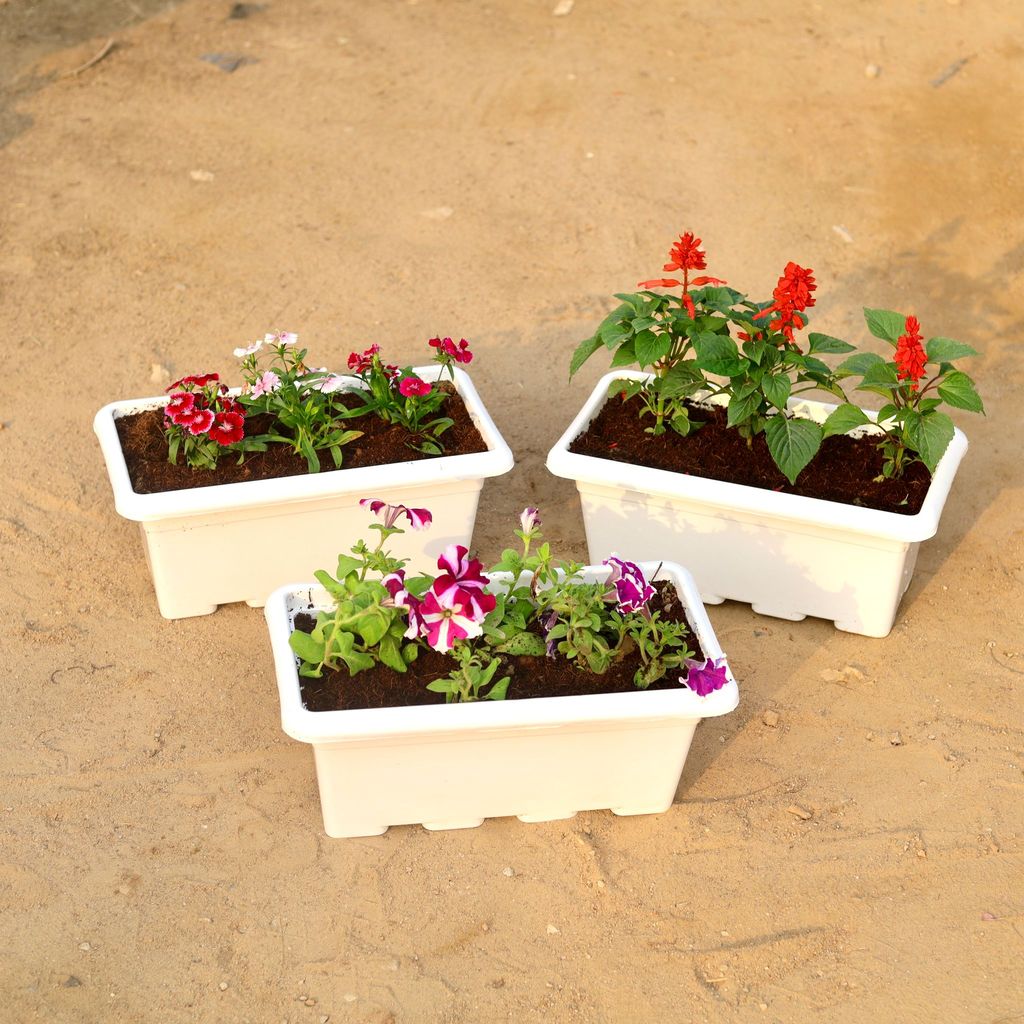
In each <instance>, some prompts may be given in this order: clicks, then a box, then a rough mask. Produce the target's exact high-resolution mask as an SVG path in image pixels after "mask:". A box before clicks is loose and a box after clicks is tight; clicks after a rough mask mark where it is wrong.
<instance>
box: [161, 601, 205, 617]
mask: <svg viewBox="0 0 1024 1024" xmlns="http://www.w3.org/2000/svg"><path fill="white" fill-rule="evenodd" d="M157 605H158V607H159V608H160V614H161V615H162V616H163V617H164V618H165V619H194V618H198V617H199V616H200V615H212V614H213V613H214V612H215V611H216V610H217V609H218V608H219V607H220V606H219V605H216V604H211V605H199V606H196V605H190V604H175V603H174V602H172V601H159V600H158V601H157Z"/></svg>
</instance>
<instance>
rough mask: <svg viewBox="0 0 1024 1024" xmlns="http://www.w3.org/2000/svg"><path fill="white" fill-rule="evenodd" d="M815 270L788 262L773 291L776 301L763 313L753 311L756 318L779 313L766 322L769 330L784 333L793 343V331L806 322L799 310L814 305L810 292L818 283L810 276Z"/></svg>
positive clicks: (762, 311) (793, 343)
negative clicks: (769, 321) (799, 314)
mask: <svg viewBox="0 0 1024 1024" xmlns="http://www.w3.org/2000/svg"><path fill="white" fill-rule="evenodd" d="M813 273H814V271H813V270H810V269H808V268H804V267H801V266H798V265H797V264H796V263H793V262H789V263H787V264H786V269H785V270H784V271H783V273H782V277H780V278H779V282H778V284H776V286H775V290H774V291H773V292H772V297H773V298H774V299H775V301H774V302H773V303H772V304H771V305H770V306H768V307H767V308H766V309H762V310H761V312H760V313H755V314H754V319H755V320H760V319H761V318H762V317H765V316H769V315H770V314H772V313H774V314H776V316H775V319H774V320H772V321H771V323H769V324H766V325H765V326H766V328H767V329H768V330H772V331H775V332H776V333H778V334H782V335H784V336H785V338H786V340H787V341H788V342H789V344H790V345H794V346H795V342H794V341H793V331H794V330H798V331H799V330H800V329H801V328H802V327H803V326H804V325H805V323H806V321H805V320H804V318H803V317H801V316H798V315H797V314H798V313H802V312H803V311H804V310H805V309H807V308H808V307H810V306H813V305H814V297H813V296H812V295H811V292H813V291H814V290H815V289H816V288H817V287H818V286H817V284H815V282H814V278H813V277H812V276H811V275H812V274H813Z"/></svg>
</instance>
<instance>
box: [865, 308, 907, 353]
mask: <svg viewBox="0 0 1024 1024" xmlns="http://www.w3.org/2000/svg"><path fill="white" fill-rule="evenodd" d="M864 319H865V321H866V322H867V325H868V330H869V331H870V332H871V333H872V334H873V335H874V336H875V337H876V338H882V339H884V340H885V341H890V342H892V344H894V345H895V344H896V342H897V341H898V340H899V337H900V335H901V334H903V332H904V331H905V329H906V326H907V318H906V317H905V316H901V315H900V314H899V313H894V312H893V311H892V310H891V309H868V308H867V307H866V306H865V308H864Z"/></svg>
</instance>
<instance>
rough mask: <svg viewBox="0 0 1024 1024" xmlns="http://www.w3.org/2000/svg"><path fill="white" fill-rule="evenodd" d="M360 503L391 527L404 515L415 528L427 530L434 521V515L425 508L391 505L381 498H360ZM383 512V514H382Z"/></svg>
mask: <svg viewBox="0 0 1024 1024" xmlns="http://www.w3.org/2000/svg"><path fill="white" fill-rule="evenodd" d="M359 504H360V505H362V506H363V508H368V509H369V510H370V511H371V512H372V513H373V514H374V515H375V516H380V518H381V519H383V520H384V525H385V526H386V527H387V528H388V529H391V527H392V526H394V525H395V521H396V520H397V519H398V517H399V516H401V515H404V516H405V517H406V518H407V519H408V520H409V523H410V525H411V526H412V528H413V529H414V530H425V529H426V528H427V527H428V526H430V524H431V523H432V522H433V521H434V517H433V516H432V515H431V514H430V512H429V511H428V510H427V509H425V508H406V506H405V505H389V504H388V503H387V502H386V501H381V500H380V498H360V499H359ZM381 513H383V515H381Z"/></svg>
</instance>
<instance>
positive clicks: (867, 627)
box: [835, 619, 893, 638]
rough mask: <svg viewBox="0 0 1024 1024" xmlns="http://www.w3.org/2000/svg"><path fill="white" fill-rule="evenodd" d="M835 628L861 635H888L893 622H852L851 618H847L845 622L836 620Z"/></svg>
mask: <svg viewBox="0 0 1024 1024" xmlns="http://www.w3.org/2000/svg"><path fill="white" fill-rule="evenodd" d="M835 627H836V629H840V630H842V631H843V632H844V633H858V634H860V635H861V636H873V637H879V638H881V637H883V636H888V635H889V634H890V633H891V632H892V627H893V623H892V622H889V623H885V622H871V623H864V622H854V621H853V620H852V619H847V620H846V621H845V622H836V623H835Z"/></svg>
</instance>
